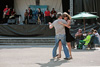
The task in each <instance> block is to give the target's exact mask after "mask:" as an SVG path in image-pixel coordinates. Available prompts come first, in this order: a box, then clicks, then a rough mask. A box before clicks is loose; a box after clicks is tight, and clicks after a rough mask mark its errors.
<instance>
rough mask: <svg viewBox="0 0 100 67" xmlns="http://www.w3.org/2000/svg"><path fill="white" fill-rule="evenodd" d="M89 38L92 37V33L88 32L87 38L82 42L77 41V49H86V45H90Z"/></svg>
mask: <svg viewBox="0 0 100 67" xmlns="http://www.w3.org/2000/svg"><path fill="white" fill-rule="evenodd" d="M91 37H92V33H91V32H88V36H86V38H85V39H84V40H80V41H79V45H80V46H79V48H80V47H81V46H82V47H81V48H83V49H86V48H87V47H88V44H89V43H90V40H91Z"/></svg>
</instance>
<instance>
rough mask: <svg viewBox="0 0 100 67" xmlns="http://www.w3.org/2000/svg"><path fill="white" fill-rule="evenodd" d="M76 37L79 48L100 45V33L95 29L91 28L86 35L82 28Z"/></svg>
mask: <svg viewBox="0 0 100 67" xmlns="http://www.w3.org/2000/svg"><path fill="white" fill-rule="evenodd" d="M75 37H76V43H77V48H78V49H88V48H90V49H91V48H95V47H96V46H100V35H99V33H98V32H97V30H95V29H92V30H90V31H89V32H88V33H87V34H85V35H84V34H83V33H82V29H79V30H78V32H77V33H76V34H75Z"/></svg>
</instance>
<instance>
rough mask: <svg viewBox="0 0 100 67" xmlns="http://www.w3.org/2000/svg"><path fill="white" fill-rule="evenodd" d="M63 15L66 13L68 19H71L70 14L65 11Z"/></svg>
mask: <svg viewBox="0 0 100 67" xmlns="http://www.w3.org/2000/svg"><path fill="white" fill-rule="evenodd" d="M63 15H67V16H68V17H69V19H70V20H71V16H70V15H69V14H68V13H67V12H64V13H63Z"/></svg>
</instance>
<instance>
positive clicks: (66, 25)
mask: <svg viewBox="0 0 100 67" xmlns="http://www.w3.org/2000/svg"><path fill="white" fill-rule="evenodd" d="M59 24H61V25H63V26H65V27H67V28H71V26H70V25H68V24H64V23H62V22H59Z"/></svg>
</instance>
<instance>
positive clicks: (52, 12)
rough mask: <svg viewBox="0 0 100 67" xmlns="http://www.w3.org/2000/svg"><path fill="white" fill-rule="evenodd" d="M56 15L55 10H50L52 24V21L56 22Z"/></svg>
mask: <svg viewBox="0 0 100 67" xmlns="http://www.w3.org/2000/svg"><path fill="white" fill-rule="evenodd" d="M56 14H57V12H56V11H55V9H54V8H52V11H51V18H52V22H53V21H54V20H56V19H57V18H56Z"/></svg>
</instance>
